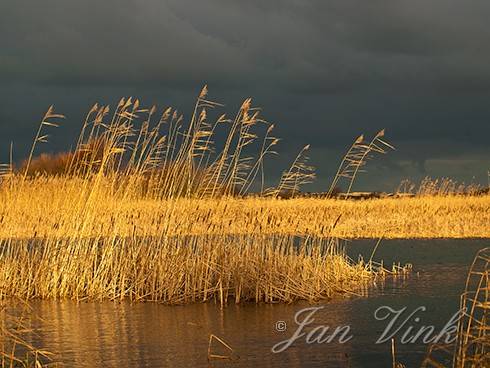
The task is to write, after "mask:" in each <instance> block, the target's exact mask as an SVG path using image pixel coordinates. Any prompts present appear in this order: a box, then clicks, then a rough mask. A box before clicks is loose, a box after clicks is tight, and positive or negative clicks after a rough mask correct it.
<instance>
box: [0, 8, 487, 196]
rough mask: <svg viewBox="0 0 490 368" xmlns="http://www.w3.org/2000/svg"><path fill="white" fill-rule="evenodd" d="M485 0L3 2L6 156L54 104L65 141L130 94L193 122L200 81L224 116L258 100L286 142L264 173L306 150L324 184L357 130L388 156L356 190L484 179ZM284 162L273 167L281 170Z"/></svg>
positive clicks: (0, 55) (58, 144)
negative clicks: (383, 142)
mask: <svg viewBox="0 0 490 368" xmlns="http://www.w3.org/2000/svg"><path fill="white" fill-rule="evenodd" d="M488 19H490V2H489V1H488V0H477V1H476V0H475V1H473V0H467V1H461V0H444V1H443V0H432V1H427V0H411V1H400V0H385V1H381V0H370V1H359V0H356V1H351V0H334V1H331V0H319V1H307V0H287V1H276V0H267V1H264V0H261V1H258V0H248V1H233V0H214V1H190V0H173V1H164V0H146V1H142V0H139V1H136V0H132V1H130V0H119V1H114V0H104V1H100V0H98V1H95V0H83V1H80V0H77V1H68V0H44V1H37V0H15V1H1V2H0V149H1V152H0V159H2V160H4V161H5V160H6V159H7V157H8V150H9V148H8V147H9V142H10V141H14V149H15V155H16V158H17V159H20V158H21V157H22V156H23V155H25V153H26V151H27V148H28V146H29V145H30V141H31V139H32V136H33V134H34V132H35V129H36V127H37V124H38V122H39V119H40V118H41V117H42V115H43V113H44V111H45V110H46V109H47V107H48V106H49V105H51V104H54V105H55V107H56V109H57V111H59V112H60V113H64V114H65V115H67V117H68V118H67V120H66V121H65V122H64V123H63V127H61V128H59V129H58V130H56V132H55V136H54V137H53V138H51V143H50V144H48V145H45V146H43V147H42V149H43V150H46V151H53V150H58V149H63V148H67V147H69V146H70V145H71V144H72V142H73V138H74V133H75V132H76V131H77V130H78V128H79V125H80V122H81V119H82V117H83V116H84V114H85V112H86V111H87V110H88V109H89V107H90V106H91V105H92V104H93V103H95V102H101V103H110V104H112V105H114V103H115V102H116V101H117V100H118V99H119V97H121V96H129V95H131V96H137V97H139V98H140V99H141V100H142V102H143V103H144V104H146V105H151V104H158V105H159V106H161V107H162V108H163V107H164V106H168V105H172V106H175V107H177V108H179V110H181V111H183V112H185V113H186V112H190V111H191V109H192V105H193V101H194V99H195V97H196V95H197V94H198V92H199V90H200V88H201V87H202V85H203V84H205V83H206V84H208V86H209V89H210V96H211V97H212V98H213V99H214V100H217V101H220V102H223V103H225V104H226V111H227V112H229V113H230V114H232V113H233V112H234V111H235V110H236V108H237V107H238V106H239V104H240V102H241V100H243V99H244V98H246V97H252V98H253V101H254V104H255V105H258V106H261V107H262V108H263V115H264V117H265V118H266V119H267V120H269V121H271V122H274V123H275V124H276V127H277V132H276V134H278V135H279V136H280V137H281V138H283V141H282V142H281V145H280V146H279V147H278V150H279V151H280V152H281V156H280V158H277V159H276V158H274V159H273V161H271V164H270V167H271V173H272V174H271V176H272V177H270V179H271V180H272V179H274V176H275V175H276V172H277V170H278V169H277V168H279V167H281V168H286V166H287V161H288V160H291V159H292V158H293V157H294V156H295V153H296V152H297V151H298V150H299V149H300V148H301V147H302V146H304V145H305V144H308V143H310V144H311V147H312V148H311V159H312V161H311V162H312V164H314V165H315V166H316V167H317V171H318V176H319V178H318V180H317V183H316V185H315V186H313V187H312V188H313V189H315V190H320V189H322V188H324V187H327V186H328V184H329V180H330V178H331V175H332V173H333V172H334V171H335V166H336V165H337V164H338V161H339V160H340V158H341V155H342V152H343V151H344V150H345V149H346V148H347V147H348V146H349V145H350V144H351V142H352V140H353V139H354V138H355V137H356V136H358V135H359V134H360V133H364V134H366V135H367V136H370V135H373V134H375V133H376V132H377V131H378V130H380V129H381V128H386V132H387V138H388V139H389V140H390V142H392V143H393V144H394V145H395V146H396V147H397V151H396V152H393V153H390V154H389V155H387V156H385V157H383V158H382V159H378V160H375V161H373V162H371V163H370V166H368V172H367V173H365V174H363V176H362V177H361V178H360V181H359V184H358V186H357V189H365V188H368V189H386V190H390V189H393V187H395V186H396V185H397V183H399V182H400V180H402V179H404V178H413V179H414V180H418V179H420V178H421V177H423V176H425V175H431V176H433V177H437V176H451V177H454V178H455V179H457V180H460V181H465V182H471V181H473V180H475V181H479V182H482V183H485V184H486V183H487V180H488V179H487V171H488V170H489V169H490V145H489V137H490V27H489V26H488ZM281 165H283V166H281Z"/></svg>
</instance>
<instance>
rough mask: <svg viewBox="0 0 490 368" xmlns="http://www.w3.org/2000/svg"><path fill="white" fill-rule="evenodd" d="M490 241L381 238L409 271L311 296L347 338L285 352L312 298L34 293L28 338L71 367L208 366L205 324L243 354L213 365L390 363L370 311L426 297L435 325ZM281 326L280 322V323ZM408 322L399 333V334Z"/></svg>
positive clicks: (354, 246)
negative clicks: (82, 298) (202, 299)
mask: <svg viewBox="0 0 490 368" xmlns="http://www.w3.org/2000/svg"><path fill="white" fill-rule="evenodd" d="M374 243H375V242H374V241H358V242H353V243H350V244H349V245H348V247H347V248H348V252H349V254H350V255H351V256H353V257H357V255H358V254H360V253H361V254H363V255H364V256H365V257H366V258H369V256H370V254H371V251H372V248H373V245H374ZM489 244H490V241H488V240H481V239H480V240H424V241H421V240H403V241H384V242H383V243H382V245H381V246H380V248H379V249H378V251H377V253H376V256H375V258H376V259H384V260H385V261H386V262H388V263H390V262H392V261H394V260H397V261H401V262H402V263H404V262H410V263H413V265H414V272H413V275H412V276H410V277H408V278H406V279H403V280H396V281H390V280H389V281H386V282H385V283H382V284H381V283H379V284H377V285H376V286H375V287H373V288H372V289H371V290H370V291H369V294H370V295H369V297H362V298H360V297H351V298H348V299H339V300H333V301H331V302H329V303H323V304H318V305H317V306H319V307H322V309H321V310H319V311H318V312H316V314H315V315H314V318H315V321H314V323H313V325H312V326H313V327H314V326H319V325H323V326H330V328H331V329H335V327H338V326H344V325H349V326H350V328H351V330H350V335H352V336H353V337H352V339H351V340H350V341H349V342H347V343H345V344H340V343H338V342H335V341H334V342H331V343H323V344H318V343H314V344H307V343H306V342H305V338H304V337H303V338H301V339H299V340H297V341H296V342H295V343H294V344H292V345H291V346H290V347H289V348H288V349H287V350H285V351H284V352H281V353H277V354H274V353H272V352H271V348H272V347H273V346H274V345H275V344H277V343H278V342H280V341H282V340H286V339H288V338H290V337H291V336H293V334H294V332H295V330H296V329H297V327H298V326H297V325H296V324H295V322H294V315H295V314H296V312H297V311H299V310H301V309H303V308H305V307H311V305H308V304H306V303H296V304H293V305H279V304H278V305H255V304H246V305H240V306H236V305H230V306H228V307H227V308H225V309H220V308H219V306H217V305H215V304H198V305H188V306H171V307H170V306H163V305H158V304H154V303H142V304H133V305H132V304H130V303H126V302H124V303H112V302H104V303H78V304H77V303H74V302H69V301H63V302H59V301H58V302H56V301H35V302H33V303H32V307H33V311H34V313H35V314H36V315H37V316H38V317H40V318H42V321H35V322H33V324H34V327H36V329H38V334H37V335H36V336H34V337H32V339H33V341H34V343H36V344H38V345H41V346H42V347H43V348H45V349H47V350H49V351H53V352H56V353H58V356H57V357H56V359H57V360H58V361H61V362H63V363H64V364H65V366H67V367H208V363H207V350H208V338H209V335H210V334H211V333H212V334H215V335H217V336H219V337H221V338H222V339H224V340H225V341H226V342H227V343H228V344H229V345H231V347H233V348H234V349H235V351H236V353H237V354H238V355H239V356H240V358H239V359H238V360H236V361H232V362H229V361H226V362H213V366H214V367H255V368H259V367H367V368H369V367H373V368H374V367H376V368H378V367H391V345H390V343H389V342H387V343H383V344H376V343H375V342H376V340H377V339H378V338H379V337H380V335H381V333H382V332H383V330H384V329H385V327H386V325H387V322H386V321H376V319H375V318H374V312H375V310H376V309H377V308H379V307H380V306H383V305H386V306H390V307H392V308H397V309H398V308H402V307H407V311H409V312H412V311H414V310H415V309H416V308H417V307H419V306H424V307H426V309H427V310H426V312H420V313H419V314H418V316H419V317H420V319H421V320H420V323H419V324H418V325H422V324H423V325H434V326H436V327H437V330H436V331H439V329H440V328H442V326H443V325H444V324H445V323H446V322H447V321H448V320H449V319H450V318H451V316H452V315H453V314H454V313H455V312H456V311H457V309H458V305H459V294H460V293H461V292H462V290H463V288H464V282H465V279H466V273H467V270H468V268H469V265H470V263H471V261H472V259H473V256H474V254H475V253H476V251H477V250H479V249H480V248H483V247H485V246H488V245H489ZM278 321H283V322H284V323H282V322H279V323H278ZM412 325H415V326H417V324H416V323H415V324H414V323H412ZM284 326H285V329H286V330H285V331H278V328H279V329H280V330H282V329H284ZM311 330H312V327H311V326H310V327H309V328H308V331H311ZM404 330H406V329H403V330H402V331H401V332H400V333H399V334H397V338H398V339H399V338H400V335H401V334H402V332H403V331H404ZM216 346H217V345H216ZM426 348H427V346H426V345H424V344H423V343H422V342H421V341H418V342H417V343H414V344H405V345H404V344H400V343H398V344H397V358H398V361H400V362H402V363H404V364H405V365H406V366H407V367H418V366H420V362H421V361H422V359H423V357H424V355H425V351H426ZM216 352H217V353H219V352H222V353H227V352H226V350H219V349H216Z"/></svg>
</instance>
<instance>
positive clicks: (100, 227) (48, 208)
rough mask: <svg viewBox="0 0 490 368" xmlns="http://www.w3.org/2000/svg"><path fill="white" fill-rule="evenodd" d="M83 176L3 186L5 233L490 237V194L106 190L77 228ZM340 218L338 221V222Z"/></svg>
mask: <svg viewBox="0 0 490 368" xmlns="http://www.w3.org/2000/svg"><path fill="white" fill-rule="evenodd" d="M81 187H83V184H81V182H80V181H79V180H76V179H71V180H66V179H63V178H38V179H37V180H36V181H34V182H27V183H26V184H25V185H24V186H23V187H22V189H20V190H21V192H20V193H16V190H13V191H12V190H10V189H9V188H8V187H2V189H0V238H4V239H5V238H16V239H22V238H32V237H47V238H49V237H53V236H54V237H71V236H74V235H78V236H82V235H83V236H86V237H98V236H121V237H127V236H159V235H161V234H162V231H164V233H165V234H166V235H167V236H183V235H224V234H228V235H246V234H263V235H267V234H275V235H300V236H301V235H313V236H319V237H339V238H379V237H384V238H474V237H481V238H485V237H490V226H489V224H490V196H488V195H487V196H479V197H471V196H434V197H432V196H429V197H424V196H422V197H415V198H386V199H371V200H356V201H353V200H335V199H315V198H298V199H288V200H281V199H274V198H245V199H237V198H232V197H221V198H213V199H185V198H180V199H172V200H169V199H167V200H157V199H144V198H126V199H125V200H121V199H120V198H118V197H117V196H114V195H110V194H109V193H100V194H99V196H100V197H99V198H97V199H96V200H94V201H93V202H92V203H91V208H90V216H93V221H92V222H91V223H90V226H85V227H84V228H83V229H81V228H79V227H77V225H78V221H77V219H78V220H79V216H80V207H79V206H80V205H83V204H84V203H83V200H82V203H79V204H78V205H77V203H76V199H77V198H79V196H80V194H79V190H80V188H81ZM334 224H335V226H334Z"/></svg>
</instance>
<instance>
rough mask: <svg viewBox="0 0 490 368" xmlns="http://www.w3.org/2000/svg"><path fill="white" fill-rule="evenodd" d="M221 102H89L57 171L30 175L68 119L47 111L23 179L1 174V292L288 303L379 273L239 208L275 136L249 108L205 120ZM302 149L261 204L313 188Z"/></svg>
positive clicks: (332, 244)
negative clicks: (188, 106) (182, 106)
mask: <svg viewBox="0 0 490 368" xmlns="http://www.w3.org/2000/svg"><path fill="white" fill-rule="evenodd" d="M219 106H220V105H219V104H218V103H216V102H213V101H211V100H209V99H208V97H207V89H206V88H204V89H203V90H202V92H201V93H200V94H199V96H198V99H197V103H196V105H195V108H194V110H193V114H192V116H191V118H190V119H189V120H188V121H185V120H184V118H183V117H182V116H181V115H180V114H179V113H177V111H175V110H173V109H170V108H169V109H166V110H165V111H164V112H163V114H161V115H160V116H158V117H156V111H157V109H156V108H155V107H151V108H149V109H147V108H143V107H141V106H140V102H139V101H138V100H133V99H131V98H129V99H121V100H120V102H119V103H118V105H117V106H116V108H115V109H114V110H113V111H112V112H111V109H110V108H109V107H108V106H99V105H95V106H93V108H92V109H91V110H90V112H89V114H88V116H87V118H86V119H85V121H84V123H83V125H82V127H81V130H80V135H79V138H78V140H77V143H76V145H75V148H74V150H73V152H72V153H68V154H64V155H61V156H60V159H59V160H57V161H58V166H59V165H62V166H63V169H62V170H59V169H57V172H58V175H57V176H52V175H51V176H50V175H45V173H44V174H43V173H40V172H39V171H35V170H33V167H34V166H35V165H36V163H37V162H38V161H39V160H41V158H36V156H35V153H36V152H37V149H38V147H39V145H40V144H43V143H45V142H46V141H47V139H48V135H49V132H48V130H52V129H55V128H56V127H57V126H58V125H59V124H60V120H61V119H62V118H63V116H62V115H60V114H57V113H55V112H54V109H53V108H52V107H51V108H50V109H49V110H48V113H47V114H46V115H45V117H44V118H43V119H42V122H41V124H40V125H39V128H38V131H37V134H36V136H35V138H34V143H33V146H32V148H31V151H30V155H29V157H28V159H27V161H26V163H25V165H24V166H23V168H22V171H21V172H20V173H15V171H13V170H7V171H6V172H5V173H4V176H3V180H2V184H1V188H0V196H1V198H2V201H1V204H0V213H1V215H0V216H1V218H0V223H1V224H2V230H1V240H0V250H1V252H0V257H1V262H0V289H1V290H3V291H4V295H6V296H17V297H20V298H26V299H28V298H34V297H40V298H71V299H76V300H84V299H95V300H99V299H112V300H115V299H131V300H134V301H142V300H151V301H160V302H164V303H189V302H202V301H209V300H215V301H217V302H219V303H220V304H225V303H227V302H229V301H234V302H237V303H238V302H241V301H255V302H277V301H284V302H290V301H294V300H297V299H307V300H319V299H325V298H330V297H332V296H334V295H336V294H339V293H349V294H350V293H355V292H356V290H359V289H362V287H363V286H364V285H365V284H366V282H368V281H369V280H371V279H372V278H373V277H375V276H376V275H377V274H379V272H383V270H379V272H378V271H375V270H374V269H373V267H372V264H365V263H363V262H359V263H355V262H353V261H351V260H350V259H348V258H347V257H346V256H345V255H344V254H343V252H342V251H341V250H340V249H339V246H338V243H337V241H336V240H334V239H332V238H331V237H329V236H328V234H327V236H324V234H322V235H321V236H319V235H318V234H312V233H310V232H308V231H302V232H299V233H285V232H278V233H274V231H271V229H274V228H275V227H276V224H275V223H274V222H275V221H279V222H282V224H281V225H282V226H288V223H287V222H286V223H284V220H281V219H275V218H274V217H269V219H270V220H271V221H273V222H263V221H260V216H256V215H257V212H256V211H255V210H254V211H252V212H246V211H245V210H246V209H243V211H240V210H238V211H237V208H236V199H234V196H235V197H236V196H239V195H242V194H245V193H247V191H248V190H249V188H250V187H251V186H252V185H253V183H255V182H256V181H257V180H258V181H259V182H261V186H262V188H263V182H264V180H263V177H264V172H263V161H264V159H265V158H266V156H267V155H269V154H270V153H272V152H273V149H274V146H275V145H276V144H277V142H278V140H277V138H275V137H274V136H273V135H272V130H273V126H272V125H271V124H269V123H267V122H266V121H265V120H263V119H262V118H261V117H260V114H259V113H260V110H258V109H256V108H254V107H253V106H252V103H251V100H250V99H247V100H245V101H244V103H243V104H242V105H241V107H240V108H239V110H238V112H237V113H236V114H235V116H233V117H232V118H227V117H226V116H225V115H218V117H217V118H215V119H211V118H209V116H210V115H211V114H210V111H212V110H214V109H216V108H218V107H219ZM218 136H224V139H222V140H221V143H219V142H218V139H217V137H218ZM306 149H307V148H305V149H303V150H302V151H301V152H300V154H299V155H298V157H297V159H296V160H295V161H294V162H293V164H292V166H291V168H290V169H289V170H286V171H285V174H284V175H283V177H282V179H281V181H280V183H279V184H278V186H277V187H276V188H263V193H268V194H271V197H272V198H269V199H266V201H270V202H271V203H272V202H274V201H275V199H274V197H276V196H277V195H278V193H280V192H281V191H284V190H293V191H296V190H298V188H299V186H300V185H301V184H302V183H305V182H307V181H309V180H311V179H312V177H313V175H314V174H313V170H312V168H310V167H309V166H308V165H307V164H306V158H305V151H306ZM11 166H12V165H10V168H11ZM258 211H267V209H264V208H260V207H258ZM230 214H232V216H235V215H236V216H238V217H241V218H242V220H240V221H238V220H237V221H235V219H234V218H233V217H231V218H230ZM243 215H245V217H243ZM265 216H266V217H267V214H265ZM289 220H291V218H289ZM285 221H288V219H286V220H285ZM318 221H322V220H321V219H318ZM318 221H317V223H318ZM237 224H238V226H237ZM290 225H291V226H290V230H292V229H293V226H292V225H293V223H291V224H290ZM322 226H324V228H325V229H327V228H332V227H333V223H328V222H324V223H323V225H322Z"/></svg>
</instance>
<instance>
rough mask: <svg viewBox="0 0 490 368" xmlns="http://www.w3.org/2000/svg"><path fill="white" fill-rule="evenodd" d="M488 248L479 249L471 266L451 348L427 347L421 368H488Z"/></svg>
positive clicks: (489, 350)
mask: <svg viewBox="0 0 490 368" xmlns="http://www.w3.org/2000/svg"><path fill="white" fill-rule="evenodd" d="M489 263H490V247H488V248H484V249H482V250H480V251H479V252H478V253H477V255H476V256H475V259H474V260H473V264H472V265H471V268H470V271H469V273H468V277H467V280H466V288H465V292H464V293H463V294H462V295H461V311H462V318H461V319H460V320H459V323H458V335H457V339H456V341H455V343H454V344H452V345H433V346H431V347H430V349H429V352H428V354H427V357H426V359H425V360H424V362H423V364H422V367H424V368H426V367H427V368H428V367H436V368H445V367H449V366H451V367H453V368H467V367H468V368H481V367H488V366H490V349H489V348H490V335H489V334H488V331H489V330H490V327H489V326H488V320H487V318H488V312H489V310H490V298H489V292H490V284H489V273H490V269H489Z"/></svg>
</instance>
